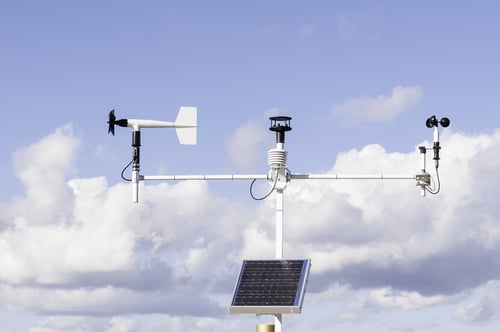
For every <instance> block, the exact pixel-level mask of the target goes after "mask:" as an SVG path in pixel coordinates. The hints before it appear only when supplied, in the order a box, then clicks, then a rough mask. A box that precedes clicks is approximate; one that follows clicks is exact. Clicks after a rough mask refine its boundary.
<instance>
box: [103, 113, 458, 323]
mask: <svg viewBox="0 0 500 332" xmlns="http://www.w3.org/2000/svg"><path fill="white" fill-rule="evenodd" d="M196 112H197V109H196V108H195V107H181V108H180V110H179V113H178V115H177V118H176V120H175V122H166V121H156V120H141V119H120V120H116V117H115V113H114V110H112V111H111V112H110V113H109V120H108V132H109V133H111V134H112V135H114V133H115V125H118V126H120V127H131V128H132V161H131V162H130V163H129V165H130V164H132V178H131V179H126V178H125V177H124V176H123V173H124V171H125V169H126V168H127V167H128V166H129V165H127V167H125V168H124V170H123V171H122V178H124V179H125V180H128V181H131V182H132V202H134V203H137V202H138V201H139V194H138V190H139V189H138V186H139V182H140V181H154V180H157V181H170V180H253V181H252V183H251V185H250V194H251V196H252V198H253V199H256V200H261V199H265V198H267V197H269V196H270V195H271V194H272V193H273V192H274V193H275V199H276V210H275V212H276V233H275V257H276V259H275V260H271V261H269V260H267V261H266V260H264V261H244V262H243V265H242V269H241V273H240V277H239V279H238V281H237V283H236V287H235V290H234V296H233V302H232V304H231V306H230V312H231V313H255V314H258V315H263V314H271V315H273V316H274V325H260V330H262V331H274V332H281V331H282V314H284V313H289V314H290V313H300V312H301V309H302V300H303V295H304V292H305V286H306V283H307V278H308V275H309V268H310V260H309V259H305V260H283V212H284V199H283V194H284V191H285V189H286V187H287V185H288V183H289V182H290V181H291V180H293V179H302V180H309V179H325V180H341V179H353V180H354V179H356V180H370V179H378V180H414V181H416V185H417V187H419V188H420V195H421V196H422V197H423V196H425V194H426V192H429V193H431V194H437V193H438V192H439V191H440V187H441V182H440V180H439V172H438V167H439V160H440V156H439V152H440V149H441V145H440V142H439V129H438V126H439V125H441V127H444V128H446V127H448V126H449V125H450V120H449V119H448V118H442V119H441V120H438V119H437V118H436V116H435V115H433V116H431V117H430V118H428V119H427V120H426V126H427V127H428V128H434V143H433V146H432V147H426V146H420V147H419V151H420V155H421V167H420V169H419V171H418V173H416V174H410V175H401V174H371V175H370V174H368V175H366V174H350V175H349V174H347V175H341V174H292V173H290V171H289V170H288V168H287V167H286V163H287V155H288V152H287V151H286V150H285V148H284V146H285V133H287V132H289V131H291V130H292V127H291V126H290V121H291V119H292V118H291V117H289V116H273V117H270V118H269V119H270V120H271V126H270V127H269V130H270V131H273V132H275V133H276V147H275V148H273V149H270V150H269V151H268V165H269V167H270V169H269V172H268V173H267V174H247V175H237V174H226V175H141V174H140V158H139V155H140V153H139V150H140V146H141V140H140V129H141V128H175V130H176V133H177V137H178V139H179V142H180V143H181V144H196V126H197V122H196ZM428 150H433V152H434V157H433V160H434V168H435V173H436V178H437V181H436V183H435V184H434V185H433V184H432V182H433V181H432V176H431V175H430V174H429V173H428V172H427V170H426V167H427V165H426V153H427V151H428ZM258 179H261V180H267V181H269V183H270V184H271V189H270V191H269V193H268V194H266V195H265V196H263V197H261V198H256V197H255V196H254V195H253V192H252V186H253V183H254V182H255V181H256V180H258ZM284 280H286V281H284ZM267 327H269V329H267V330H266V328H267ZM262 328H264V329H262ZM257 329H258V330H259V326H257Z"/></svg>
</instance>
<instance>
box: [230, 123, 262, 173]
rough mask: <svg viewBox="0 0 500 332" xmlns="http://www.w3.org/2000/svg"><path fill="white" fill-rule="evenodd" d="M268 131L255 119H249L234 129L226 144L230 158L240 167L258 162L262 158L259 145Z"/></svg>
mask: <svg viewBox="0 0 500 332" xmlns="http://www.w3.org/2000/svg"><path fill="white" fill-rule="evenodd" d="M267 137H268V133H267V132H266V131H265V130H264V129H263V128H262V125H261V124H260V123H258V122H256V121H249V122H247V123H246V124H244V125H243V126H241V127H239V128H237V129H236V130H235V131H234V134H233V136H232V137H231V139H230V140H229V141H228V142H227V144H226V149H227V151H228V153H229V156H230V157H231V159H232V160H233V161H234V162H235V163H236V165H237V166H238V167H240V168H242V169H245V168H251V167H254V166H256V165H258V164H259V162H260V161H261V159H262V156H261V154H262V152H261V151H262V149H260V145H261V144H262V142H263V141H264V139H265V138H267Z"/></svg>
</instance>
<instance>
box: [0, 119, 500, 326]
mask: <svg viewBox="0 0 500 332" xmlns="http://www.w3.org/2000/svg"><path fill="white" fill-rule="evenodd" d="M441 141H442V151H441V157H442V160H441V167H440V174H441V182H442V190H441V193H440V194H439V195H438V196H430V195H429V196H430V197H427V198H420V197H419V190H418V188H417V187H416V186H415V183H414V181H410V180H384V181H381V180H331V181H321V180H316V181H303V180H298V179H297V180H292V181H291V183H290V184H289V186H288V188H287V190H286V194H285V207H286V209H285V229H284V240H285V247H284V254H285V257H294V258H311V259H312V270H311V272H312V275H311V278H310V281H309V284H308V290H307V292H308V294H307V295H306V298H307V297H308V296H310V297H311V298H312V299H314V302H313V305H321V304H322V303H326V302H329V301H332V300H333V301H335V300H337V301H338V300H339V298H340V299H341V298H342V296H341V295H340V296H339V294H342V293H345V292H357V293H358V294H361V295H360V297H359V298H357V300H356V301H355V302H349V301H347V302H346V305H345V306H344V309H343V311H342V312H341V313H339V314H338V316H337V317H339V318H342V319H356V317H360V316H362V313H376V312H378V310H381V309H383V308H400V309H404V310H415V309H419V308H423V307H427V306H433V305H439V304H442V303H447V304H449V303H456V304H458V305H459V307H457V312H456V317H457V318H458V319H461V320H463V321H468V322H477V321H485V320H488V319H493V318H494V317H498V313H497V312H498V308H499V306H498V301H499V300H498V299H499V298H500V297H499V296H498V294H499V292H497V291H488V292H487V291H483V293H481V289H484V287H486V286H484V285H489V286H488V287H489V288H488V289H489V290H491V289H497V288H495V287H496V286H494V285H497V283H498V280H500V265H499V264H498V263H497V257H498V255H499V253H500V252H499V250H500V226H498V221H497V216H498V215H500V210H499V209H500V206H499V205H498V204H497V199H496V197H498V188H497V186H496V183H498V182H499V181H500V174H499V173H498V172H497V170H498V169H499V167H500V158H497V156H498V155H500V154H499V152H500V131H497V132H495V133H492V134H480V135H465V134H461V133H449V132H448V133H446V134H444V135H442V140H441ZM78 144H79V140H78V138H76V137H75V136H74V134H73V133H72V131H71V130H70V128H68V127H65V128H62V129H58V130H56V131H55V132H54V133H53V134H51V135H48V136H47V137H46V138H43V139H42V140H40V141H39V142H36V143H34V144H33V145H31V146H30V147H28V148H26V149H21V150H20V151H19V152H18V153H17V154H16V156H15V158H14V159H15V165H16V168H17V170H18V172H17V173H16V174H18V177H19V179H20V180H21V181H22V182H23V184H24V185H25V187H26V193H25V195H23V196H21V197H17V198H15V199H13V200H12V201H11V202H8V203H5V204H4V205H5V209H2V210H1V211H0V224H1V225H2V226H1V227H0V266H2V269H0V303H1V305H2V307H5V308H7V309H9V310H18V311H28V312H34V313H39V314H45V315H53V316H54V317H82V316H85V317H99V316H106V317H125V318H124V319H115V320H114V321H113V322H111V321H110V320H109V319H108V320H106V321H105V323H103V322H101V323H100V324H101V325H99V326H100V327H99V328H96V329H94V330H105V329H108V330H110V331H112V330H113V329H115V330H116V329H117V328H118V326H122V327H123V328H124V329H125V328H129V329H130V330H133V329H134V328H135V325H134V322H132V321H128V320H127V316H126V315H128V314H131V313H135V314H154V313H158V314H163V315H167V316H168V317H169V323H171V324H175V322H176V321H177V322H178V319H180V317H185V316H191V317H192V318H190V322H191V323H189V324H191V326H192V327H193V328H195V330H198V331H209V330H210V329H211V328H213V326H215V325H216V324H217V323H218V322H219V321H218V319H220V318H221V317H222V316H223V315H224V314H225V313H226V312H227V306H228V304H229V302H230V297H231V292H232V290H233V286H234V281H235V279H236V277H237V274H238V271H239V267H240V264H241V260H242V259H245V258H270V257H272V256H273V253H274V248H273V245H274V200H273V199H268V200H265V201H263V202H262V204H259V205H258V207H257V208H255V206H249V205H247V204H246V203H244V202H241V201H237V200H235V199H232V198H228V197H225V196H223V195H221V194H218V193H216V192H214V191H213V190H212V189H211V188H210V187H209V185H208V184H207V183H205V182H189V181H186V182H178V183H173V184H172V183H161V184H147V185H141V202H140V203H139V204H131V203H130V188H129V186H128V185H126V184H116V185H109V184H108V183H107V181H106V179H105V178H103V177H97V178H70V175H71V173H72V172H74V169H73V167H74V160H75V158H76V155H75V148H76V147H77V146H78ZM422 144H425V145H429V144H431V143H430V142H423V143H422ZM48 145H50V146H48ZM419 145H420V144H419ZM47 149H49V151H52V152H51V154H50V155H51V156H53V157H52V158H50V161H49V160H46V155H45V154H44V153H42V150H47ZM27 151H29V153H28V152H27ZM419 168H420V163H419V153H418V151H417V149H415V152H411V153H388V152H387V151H385V149H384V148H383V147H381V146H379V145H368V146H366V147H364V148H362V149H360V150H351V151H346V152H342V153H339V155H338V156H337V160H336V163H335V165H332V168H331V170H330V172H331V173H338V174H347V173H361V174H371V173H376V174H379V173H390V174H395V173H398V174H401V173H404V174H410V175H411V174H415V173H416V172H418V171H419ZM50 169H56V170H58V171H57V172H56V173H57V174H50V175H48V176H47V177H44V176H40V175H44V174H45V172H47V171H48V170H50ZM33 174H35V175H36V176H35V175H33ZM478 174H480V175H481V176H478ZM44 181H46V182H45V183H44ZM53 182H54V183H55V185H54V186H53V187H51V184H52V183H53ZM47 186H48V187H51V188H48V189H47V190H48V191H47V193H48V194H50V195H51V197H50V199H48V200H47V201H45V202H44V203H43V204H44V205H43V204H41V203H37V202H36V200H37V199H38V198H39V196H40V194H39V190H40V189H41V188H44V187H47ZM478 193H480V194H478ZM47 202H48V203H47ZM59 202H60V203H59ZM37 204H39V205H37ZM32 206H34V207H35V208H36V209H38V210H37V211H39V213H36V214H35V213H28V212H29V210H30V209H31V207H32ZM46 209H48V210H49V211H45V210H46ZM492 287H493V288H492ZM339 289H340V290H341V291H339ZM470 290H475V291H474V292H471V291H470ZM468 294H473V295H468ZM471 296H473V297H471ZM359 313H361V315H360V314H359ZM57 322H58V324H68V325H71V324H80V323H78V322H79V321H78V320H77V319H76V318H75V320H74V321H72V322H73V323H71V322H70V321H68V320H67V321H65V322H63V321H61V320H58V321H57ZM233 323H234V322H233ZM44 324H45V325H44ZM44 324H42V323H40V324H39V326H38V327H36V328H37V329H38V330H37V329H34V330H33V331H51V330H50V329H51V328H52V329H53V326H56V320H52V321H48V320H47V321H45V323H44ZM82 324H83V323H82ZM96 324H97V323H96ZM102 324H105V325H102ZM235 324H236V323H235ZM127 326H128V327H127ZM34 328H35V327H34ZM232 328H233V330H234V329H237V328H235V327H234V326H232ZM62 330H64V329H62ZM68 330H71V329H70V328H68Z"/></svg>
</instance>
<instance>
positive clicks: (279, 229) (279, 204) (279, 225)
mask: <svg viewBox="0 0 500 332" xmlns="http://www.w3.org/2000/svg"><path fill="white" fill-rule="evenodd" d="M283 191H284V190H283V189H278V190H276V244H275V246H276V259H282V258H283V206H284V204H283ZM282 318H283V317H282V315H281V314H276V315H274V332H281V323H282Z"/></svg>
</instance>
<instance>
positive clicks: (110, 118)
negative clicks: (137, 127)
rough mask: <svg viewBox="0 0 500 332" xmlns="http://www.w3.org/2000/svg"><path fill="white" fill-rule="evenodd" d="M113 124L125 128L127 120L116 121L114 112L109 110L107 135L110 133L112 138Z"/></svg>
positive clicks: (113, 133) (113, 132)
mask: <svg viewBox="0 0 500 332" xmlns="http://www.w3.org/2000/svg"><path fill="white" fill-rule="evenodd" d="M115 124H116V125H119V126H120V127H127V126H128V120H127V119H120V120H116V116H115V110H111V112H109V115H108V134H109V133H111V134H112V135H113V136H114V135H115Z"/></svg>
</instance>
